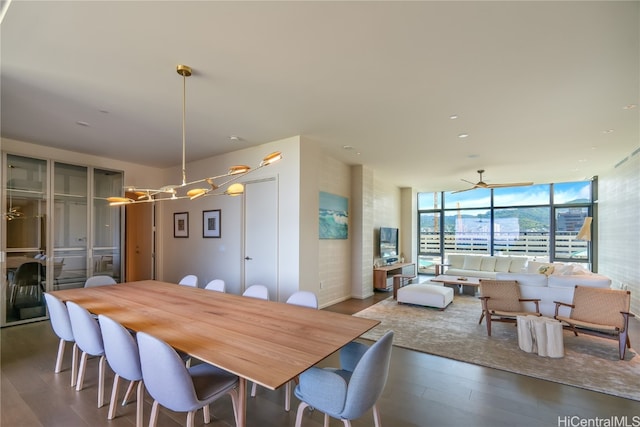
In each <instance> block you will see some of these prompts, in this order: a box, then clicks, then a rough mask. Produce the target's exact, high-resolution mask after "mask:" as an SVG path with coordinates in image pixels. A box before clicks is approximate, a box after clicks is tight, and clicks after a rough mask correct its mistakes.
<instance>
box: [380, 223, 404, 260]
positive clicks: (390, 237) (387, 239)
mask: <svg viewBox="0 0 640 427" xmlns="http://www.w3.org/2000/svg"><path fill="white" fill-rule="evenodd" d="M379 243H380V245H379V248H380V258H383V259H384V260H386V261H391V259H393V258H395V260H393V261H397V258H398V253H399V252H398V229H397V228H391V227H380V239H379ZM390 258H391V259H390Z"/></svg>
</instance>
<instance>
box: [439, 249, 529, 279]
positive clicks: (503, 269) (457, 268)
mask: <svg viewBox="0 0 640 427" xmlns="http://www.w3.org/2000/svg"><path fill="white" fill-rule="evenodd" d="M447 264H449V267H448V268H447V269H446V271H445V274H447V275H451V276H470V277H480V278H483V279H495V278H496V274H497V273H523V272H525V271H526V270H525V266H526V264H527V258H526V257H518V256H489V255H465V254H450V255H448V256H447Z"/></svg>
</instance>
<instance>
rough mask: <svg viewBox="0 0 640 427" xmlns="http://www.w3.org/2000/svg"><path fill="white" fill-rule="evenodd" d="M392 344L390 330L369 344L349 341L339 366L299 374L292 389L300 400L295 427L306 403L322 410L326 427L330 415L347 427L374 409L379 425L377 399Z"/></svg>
mask: <svg viewBox="0 0 640 427" xmlns="http://www.w3.org/2000/svg"><path fill="white" fill-rule="evenodd" d="M392 344H393V331H388V332H387V333H385V334H384V335H383V337H382V338H380V339H379V340H378V341H377V342H375V343H374V344H373V345H372V346H371V347H366V346H364V344H359V343H354V344H348V345H347V346H345V349H344V350H341V352H340V364H341V365H342V366H341V368H339V369H337V368H323V369H321V368H317V367H313V368H310V369H308V370H306V371H304V372H303V373H302V374H300V382H299V384H298V386H297V387H296V389H295V395H296V397H297V398H298V399H300V405H298V413H297V414H296V427H300V426H301V425H302V415H303V413H304V408H306V407H307V406H310V407H312V408H315V409H317V410H318V411H320V412H323V413H324V417H325V419H324V421H325V424H324V425H325V426H326V425H329V417H333V418H337V419H339V420H342V422H343V423H344V425H345V426H346V427H350V426H351V420H354V419H357V418H360V417H361V416H362V415H363V414H364V413H365V412H367V411H368V410H369V409H373V418H374V422H375V425H376V427H380V424H381V423H380V412H379V410H378V407H377V406H376V402H377V401H378V398H379V397H380V396H381V395H382V391H383V390H384V386H385V384H386V382H387V376H388V374H389V363H390V361H391V348H392ZM363 346H364V347H363ZM343 352H344V354H343Z"/></svg>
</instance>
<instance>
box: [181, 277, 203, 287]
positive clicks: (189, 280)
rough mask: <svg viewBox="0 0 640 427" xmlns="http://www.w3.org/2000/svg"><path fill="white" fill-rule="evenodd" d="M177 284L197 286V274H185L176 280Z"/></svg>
mask: <svg viewBox="0 0 640 427" xmlns="http://www.w3.org/2000/svg"><path fill="white" fill-rule="evenodd" d="M178 285H183V286H191V287H194V288H197V287H198V276H195V275H193V274H187V275H186V276H184V277H183V278H182V279H180V281H179V282H178Z"/></svg>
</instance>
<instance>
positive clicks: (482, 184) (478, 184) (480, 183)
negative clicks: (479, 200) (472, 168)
mask: <svg viewBox="0 0 640 427" xmlns="http://www.w3.org/2000/svg"><path fill="white" fill-rule="evenodd" d="M478 173H479V174H480V181H478V182H471V181H467V180H466V179H462V181H464V182H468V183H469V184H472V185H473V187H471V188H467V189H464V190H458V191H453V192H452V193H461V192H463V191H469V190H475V189H476V188H500V187H524V186H526V185H533V182H511V183H505V184H487V183H486V182H484V181H483V180H482V174H483V173H484V169H478Z"/></svg>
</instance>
